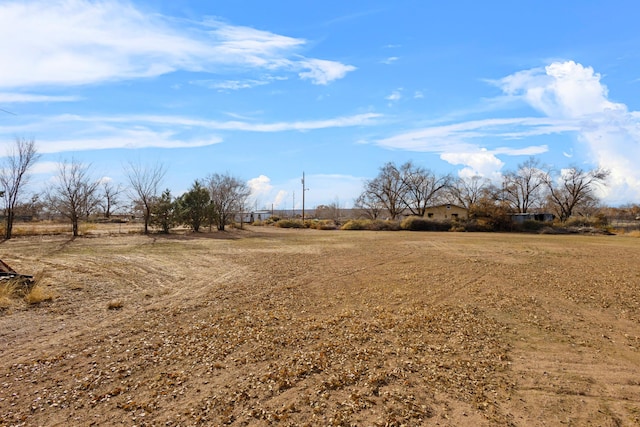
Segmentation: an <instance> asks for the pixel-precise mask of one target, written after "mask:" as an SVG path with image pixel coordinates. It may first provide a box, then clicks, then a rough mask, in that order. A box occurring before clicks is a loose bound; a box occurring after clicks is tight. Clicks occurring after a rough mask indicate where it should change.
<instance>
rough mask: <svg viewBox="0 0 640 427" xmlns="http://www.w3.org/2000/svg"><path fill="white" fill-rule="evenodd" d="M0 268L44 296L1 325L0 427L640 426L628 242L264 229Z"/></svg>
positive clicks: (43, 252)
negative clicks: (30, 278) (46, 297)
mask: <svg viewBox="0 0 640 427" xmlns="http://www.w3.org/2000/svg"><path fill="white" fill-rule="evenodd" d="M0 259H3V260H4V261H6V262H7V263H9V264H10V265H11V266H12V267H14V268H15V269H16V270H17V271H19V272H21V273H25V274H30V273H34V272H35V273H38V272H41V273H42V276H43V278H42V279H41V285H42V286H43V287H44V288H45V289H46V290H48V291H50V292H52V293H54V294H55V296H56V297H55V298H54V299H53V300H52V301H50V302H45V303H41V304H39V305H37V306H27V305H26V304H25V303H22V302H20V301H16V303H15V304H14V305H13V306H12V307H10V308H8V309H6V310H4V311H2V312H0V425H29V426H32V425H46V426H53V425H60V426H63V425H64V426H67V425H141V426H142V425H166V426H178V425H180V426H189V425H225V424H229V425H235V426H241V425H257V426H267V425H292V426H293V425H295V426H299V425H336V426H343V425H344V426H348V425H363V426H387V425H388V426H400V425H407V426H412V425H442V426H446V425H451V426H454V425H473V426H492V425H517V426H541V425H594V426H620V425H638V424H640V351H639V349H640V295H639V293H638V288H639V286H640V267H639V266H638V260H640V240H639V239H637V238H631V237H622V236H539V235H519V234H482V233H415V232H414V233H411V232H365V231H354V232H348V231H316V230H280V229H274V228H262V227H260V228H248V229H247V230H244V231H237V230H236V231H230V232H225V233H212V234H206V233H205V234H199V235H197V236H194V235H188V236H176V235H174V236H168V237H163V236H157V235H156V236H151V237H144V236H140V235H127V234H118V235H106V234H103V235H100V236H94V237H84V238H78V239H75V240H69V238H68V237H64V236H54V237H47V236H45V237H30V238H17V239H13V240H11V241H6V242H3V243H1V244H0ZM114 306H115V307H117V306H121V308H119V309H113V308H110V307H114Z"/></svg>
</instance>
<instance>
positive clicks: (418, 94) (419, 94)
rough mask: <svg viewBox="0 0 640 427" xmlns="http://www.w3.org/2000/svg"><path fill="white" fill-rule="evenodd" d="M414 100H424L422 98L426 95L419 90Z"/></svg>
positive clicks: (415, 93) (414, 95)
mask: <svg viewBox="0 0 640 427" xmlns="http://www.w3.org/2000/svg"><path fill="white" fill-rule="evenodd" d="M413 98H414V99H422V98H424V93H422V92H421V91H419V90H417V91H415V92H414V94H413Z"/></svg>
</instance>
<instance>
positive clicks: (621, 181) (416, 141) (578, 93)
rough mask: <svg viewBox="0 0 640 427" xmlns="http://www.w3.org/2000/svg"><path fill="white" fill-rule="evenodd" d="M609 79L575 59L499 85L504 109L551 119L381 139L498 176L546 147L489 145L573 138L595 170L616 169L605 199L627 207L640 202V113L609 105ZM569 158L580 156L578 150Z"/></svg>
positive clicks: (456, 126)
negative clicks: (513, 160)
mask: <svg viewBox="0 0 640 427" xmlns="http://www.w3.org/2000/svg"><path fill="white" fill-rule="evenodd" d="M601 79H602V76H601V75H600V74H598V73H596V72H595V71H594V70H593V68H591V67H586V66H583V65H582V64H579V63H576V62H574V61H566V62H554V63H552V64H549V65H548V66H546V67H544V68H534V69H531V70H523V71H519V72H516V73H514V74H512V75H510V76H507V77H505V78H503V79H500V80H497V81H493V82H492V83H493V84H495V85H497V86H498V87H500V89H501V90H502V91H503V92H504V95H503V96H502V97H500V99H499V105H502V106H509V105H513V102H514V101H520V102H524V103H526V104H527V105H529V106H531V107H533V108H534V109H535V110H537V111H539V112H540V113H542V114H543V117H516V118H499V119H491V118H489V119H483V120H472V121H466V122H465V121H463V122H458V123H453V124H445V125H438V126H431V127H425V128H421V129H416V130H413V131H410V132H404V133H401V134H397V135H394V136H391V137H389V138H385V139H382V140H379V141H377V144H378V145H380V146H383V147H388V148H393V149H403V150H410V151H422V152H434V153H440V155H441V158H442V159H443V160H445V161H447V162H449V163H451V164H455V165H463V166H464V167H465V168H464V169H463V170H462V171H460V173H461V174H463V175H465V174H481V175H482V176H486V177H490V178H491V177H496V176H498V174H499V172H500V169H501V168H502V166H503V162H502V161H501V160H500V159H498V158H497V157H496V156H497V155H511V156H513V155H535V154H540V153H543V152H545V151H547V150H548V147H547V146H546V145H539V146H530V147H524V148H517V149H515V148H510V147H501V148H494V149H490V148H483V147H482V145H481V143H480V142H476V141H479V140H481V139H493V140H503V141H505V140H515V139H522V138H526V137H531V136H539V135H551V134H559V133H569V132H570V133H573V134H576V135H577V137H578V138H577V139H578V141H579V142H580V143H581V144H582V145H583V146H584V147H585V148H586V151H587V153H588V156H589V157H590V158H591V160H592V161H593V163H594V164H595V165H599V166H601V167H604V168H606V169H609V170H610V171H611V176H610V179H609V186H608V187H607V188H606V189H605V201H606V202H608V203H614V204H615V203H621V202H624V201H629V200H638V199H639V198H640V168H638V166H637V159H640V112H635V111H632V112H629V111H628V108H627V106H626V105H624V104H621V103H617V102H613V101H611V100H610V99H609V91H608V89H607V87H606V86H605V85H604V84H603V83H602V82H601ZM563 154H564V155H565V157H571V156H573V152H571V153H569V154H567V153H566V152H563Z"/></svg>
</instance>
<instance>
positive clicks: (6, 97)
mask: <svg viewBox="0 0 640 427" xmlns="http://www.w3.org/2000/svg"><path fill="white" fill-rule="evenodd" d="M81 99H82V98H80V97H78V96H61V95H37V94H32V93H11V92H0V102H2V103H6V104H15V103H27V102H75V101H80V100H81Z"/></svg>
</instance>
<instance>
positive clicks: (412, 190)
mask: <svg viewBox="0 0 640 427" xmlns="http://www.w3.org/2000/svg"><path fill="white" fill-rule="evenodd" d="M400 176H401V179H402V181H403V185H404V191H403V192H402V193H401V194H402V201H403V203H404V205H405V206H406V207H407V209H409V211H410V212H411V214H412V215H417V216H424V215H425V213H426V211H427V208H428V207H429V206H431V205H433V204H434V203H435V202H437V201H438V200H439V199H440V197H441V195H442V194H443V193H444V190H445V189H447V188H449V186H450V184H451V177H450V176H449V175H445V176H441V177H438V176H436V175H435V174H434V173H433V172H431V171H430V170H429V169H425V168H422V167H419V166H414V165H413V163H411V162H406V163H405V164H403V165H402V166H401V167H400Z"/></svg>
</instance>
